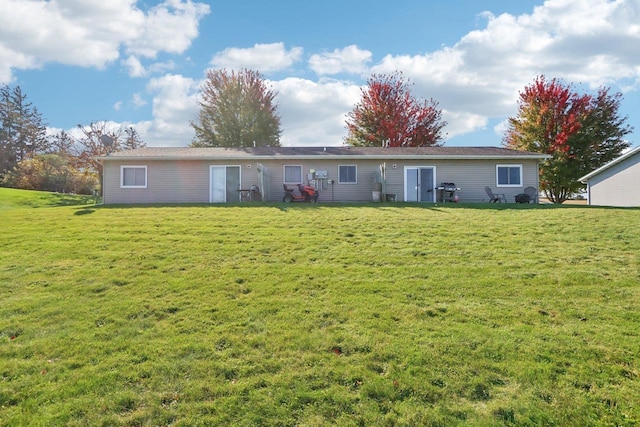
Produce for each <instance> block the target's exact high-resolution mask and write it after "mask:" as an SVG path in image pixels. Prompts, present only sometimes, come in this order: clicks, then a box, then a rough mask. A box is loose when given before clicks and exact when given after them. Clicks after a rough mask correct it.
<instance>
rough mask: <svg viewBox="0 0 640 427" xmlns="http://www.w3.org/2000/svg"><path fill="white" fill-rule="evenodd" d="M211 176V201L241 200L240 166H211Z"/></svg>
mask: <svg viewBox="0 0 640 427" xmlns="http://www.w3.org/2000/svg"><path fill="white" fill-rule="evenodd" d="M209 177H210V182H211V187H210V188H211V191H210V195H209V200H210V202H211V203H228V202H239V201H240V192H239V191H238V190H239V189H240V166H211V169H210V171H209Z"/></svg>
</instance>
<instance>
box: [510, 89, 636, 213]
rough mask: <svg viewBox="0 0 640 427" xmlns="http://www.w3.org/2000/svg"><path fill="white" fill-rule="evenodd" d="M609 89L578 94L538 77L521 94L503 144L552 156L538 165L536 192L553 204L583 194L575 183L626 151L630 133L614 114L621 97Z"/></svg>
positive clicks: (623, 118)
mask: <svg viewBox="0 0 640 427" xmlns="http://www.w3.org/2000/svg"><path fill="white" fill-rule="evenodd" d="M609 90H610V89H609V88H600V89H599V90H598V93H597V94H596V95H588V94H578V93H576V92H575V91H574V89H573V87H572V86H571V85H565V84H563V83H562V82H560V81H559V80H557V79H552V80H551V81H548V80H547V79H546V78H545V77H544V76H539V77H537V78H536V79H535V81H534V82H533V83H532V84H531V85H529V86H527V87H525V89H524V91H522V92H521V93H520V97H519V100H518V114H517V116H516V117H512V118H509V127H508V129H507V131H506V133H505V135H504V137H503V144H504V145H505V146H507V147H509V148H515V149H520V150H527V151H534V152H539V153H545V154H549V155H551V156H552V158H551V159H548V160H545V161H543V162H541V164H540V188H541V189H542V191H543V192H544V193H545V195H546V196H547V197H548V198H549V200H551V201H552V202H553V203H563V202H564V201H565V200H567V199H568V198H569V197H571V195H573V194H575V193H577V192H579V191H580V190H582V189H583V188H584V185H583V184H582V183H580V182H579V181H578V178H580V177H581V176H583V175H585V174H587V173H589V172H590V171H592V170H594V169H597V168H598V167H600V166H602V165H604V164H605V163H607V162H610V161H611V160H613V159H615V158H616V157H618V156H619V155H620V154H621V153H622V151H623V150H624V149H626V148H628V147H629V143H628V142H627V141H626V140H625V139H624V137H625V136H626V135H628V134H629V133H631V132H632V131H633V128H631V127H630V126H629V125H627V124H626V123H625V122H626V121H627V117H620V115H619V112H618V110H619V108H620V102H621V100H622V95H621V94H620V93H615V94H610V93H609Z"/></svg>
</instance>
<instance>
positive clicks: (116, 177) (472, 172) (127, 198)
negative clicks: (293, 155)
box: [104, 157, 538, 204]
mask: <svg viewBox="0 0 640 427" xmlns="http://www.w3.org/2000/svg"><path fill="white" fill-rule="evenodd" d="M382 163H385V165H386V186H385V188H384V192H385V193H387V194H395V195H396V200H397V201H403V199H404V171H405V166H424V167H434V168H435V174H434V185H435V186H438V184H439V183H441V182H454V183H455V184H456V185H457V186H458V187H460V188H461V190H460V191H459V193H458V195H459V197H460V201H461V202H481V201H483V199H484V200H485V201H486V197H487V196H486V193H485V191H484V187H485V186H489V187H491V188H492V190H493V191H494V192H495V193H504V194H505V195H506V196H507V200H508V201H509V202H511V203H513V202H514V197H515V195H516V194H520V193H522V192H523V190H524V188H525V187H529V186H533V187H536V188H538V173H537V161H536V160H509V159H499V160H475V159H464V160H429V159H420V160H387V161H381V160H372V159H358V158H356V157H346V158H341V159H328V160H323V159H318V160H315V159H303V160H295V159H293V160H291V159H277V160H274V159H258V160H257V161H252V160H247V159H227V160H216V161H211V160H143V159H117V160H116V159H113V160H109V161H106V162H104V203H106V204H130V203H209V200H210V166H212V165H227V166H240V179H241V187H242V188H244V189H248V188H250V187H251V186H252V185H256V186H258V187H260V178H259V172H258V170H259V169H260V168H259V166H260V167H262V168H263V169H264V170H266V172H267V173H266V175H267V176H268V178H267V179H266V180H265V185H267V186H268V188H266V189H262V188H261V189H260V191H261V192H262V194H263V195H265V196H266V197H265V201H271V202H279V201H282V197H283V195H284V190H283V187H282V183H283V181H284V176H283V175H284V165H285V164H286V165H301V166H302V173H303V180H304V181H305V182H306V178H307V174H308V173H309V171H310V170H311V169H313V170H316V171H318V170H326V171H327V177H328V178H329V179H333V180H334V184H333V186H331V185H330V184H328V183H326V182H324V186H323V188H321V189H320V196H319V199H318V201H319V202H331V201H332V200H333V201H335V202H345V201H348V202H366V201H371V200H372V192H373V190H374V188H375V187H374V183H375V182H376V179H377V177H378V175H379V170H380V165H381V164H382ZM497 164H514V165H522V167H523V182H522V186H521V187H508V188H504V187H500V188H498V187H497V186H496V165H497ZM121 165H138V166H146V167H147V188H120V166H121ZM339 165H355V166H356V168H357V184H341V183H339V182H338V181H339V180H338V167H339ZM265 190H266V191H265ZM297 191H298V190H297V188H295V192H296V193H297Z"/></svg>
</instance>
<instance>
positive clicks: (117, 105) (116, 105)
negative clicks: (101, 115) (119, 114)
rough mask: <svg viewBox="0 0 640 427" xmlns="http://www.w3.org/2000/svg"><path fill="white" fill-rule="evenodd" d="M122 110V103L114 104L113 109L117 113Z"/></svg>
mask: <svg viewBox="0 0 640 427" xmlns="http://www.w3.org/2000/svg"><path fill="white" fill-rule="evenodd" d="M121 108H122V101H118V102H116V103H115V104H113V109H114V110H116V111H120V109H121Z"/></svg>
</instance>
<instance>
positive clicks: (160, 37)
mask: <svg viewBox="0 0 640 427" xmlns="http://www.w3.org/2000/svg"><path fill="white" fill-rule="evenodd" d="M209 10H210V8H209V6H208V5H206V4H204V3H194V2H192V1H191V0H186V1H182V0H167V1H165V2H164V3H161V4H159V5H158V6H155V7H153V8H151V9H150V10H149V12H148V13H147V15H146V17H145V18H146V19H144V21H143V22H142V31H141V34H140V35H139V37H136V38H133V39H130V40H128V41H127V42H126V45H127V51H128V52H130V53H133V54H137V55H142V56H146V57H150V58H153V57H155V56H156V54H157V53H158V52H160V51H163V52H169V53H183V52H184V51H185V50H186V49H187V48H188V47H189V46H190V45H191V40H193V39H194V38H196V37H197V36H198V23H199V21H200V19H201V18H202V17H204V16H205V15H207V14H208V13H209Z"/></svg>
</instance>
